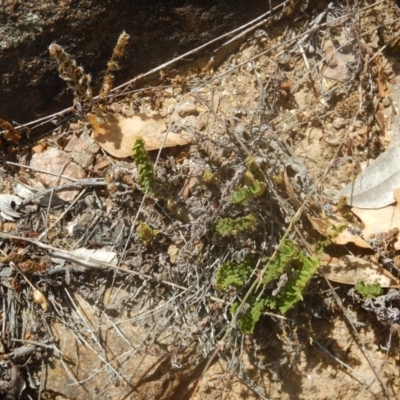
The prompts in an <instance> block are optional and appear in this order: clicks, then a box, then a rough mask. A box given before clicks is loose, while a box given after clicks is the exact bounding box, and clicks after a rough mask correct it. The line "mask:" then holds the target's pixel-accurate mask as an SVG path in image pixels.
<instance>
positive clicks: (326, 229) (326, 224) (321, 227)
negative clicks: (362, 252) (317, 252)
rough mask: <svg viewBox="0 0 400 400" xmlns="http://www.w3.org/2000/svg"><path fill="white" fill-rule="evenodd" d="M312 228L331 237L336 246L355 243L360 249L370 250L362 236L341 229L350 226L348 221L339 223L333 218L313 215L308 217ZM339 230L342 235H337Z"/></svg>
mask: <svg viewBox="0 0 400 400" xmlns="http://www.w3.org/2000/svg"><path fill="white" fill-rule="evenodd" d="M307 217H308V219H309V221H310V222H311V224H312V226H313V227H314V228H315V229H316V230H317V231H318V232H319V233H320V234H321V235H324V236H331V237H332V239H331V240H332V242H333V243H335V244H347V243H350V242H352V243H354V244H355V245H356V246H358V247H362V248H364V249H370V248H371V246H370V245H369V244H368V243H367V242H366V241H365V240H363V239H362V238H361V237H360V236H357V235H352V234H351V233H350V232H349V230H348V229H347V228H345V229H343V230H342V229H341V225H343V224H346V225H348V222H347V221H337V220H334V219H333V218H315V217H312V216H311V215H307ZM338 230H339V231H340V233H337V232H338Z"/></svg>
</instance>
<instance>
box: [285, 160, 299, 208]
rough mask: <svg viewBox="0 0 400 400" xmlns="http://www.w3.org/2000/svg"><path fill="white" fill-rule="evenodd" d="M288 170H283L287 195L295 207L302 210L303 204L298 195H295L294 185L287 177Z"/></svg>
mask: <svg viewBox="0 0 400 400" xmlns="http://www.w3.org/2000/svg"><path fill="white" fill-rule="evenodd" d="M286 171H287V168H285V169H284V170H283V178H284V180H285V187H286V191H287V194H288V196H289V199H290V202H291V203H292V205H293V206H295V207H296V208H300V207H301V203H300V201H299V200H298V199H297V197H296V194H295V193H294V190H293V187H292V184H291V183H290V181H289V177H288V175H287V172H286Z"/></svg>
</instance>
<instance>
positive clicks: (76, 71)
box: [49, 43, 93, 111]
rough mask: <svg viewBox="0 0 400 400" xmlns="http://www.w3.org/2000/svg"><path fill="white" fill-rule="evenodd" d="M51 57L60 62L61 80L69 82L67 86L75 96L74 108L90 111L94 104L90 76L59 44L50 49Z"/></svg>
mask: <svg viewBox="0 0 400 400" xmlns="http://www.w3.org/2000/svg"><path fill="white" fill-rule="evenodd" d="M49 53H50V56H51V57H54V58H56V59H57V61H58V64H59V66H58V72H59V74H60V78H61V79H63V80H64V81H65V82H67V85H68V86H69V87H70V88H71V89H72V90H73V92H74V94H75V98H74V106H75V107H76V108H77V109H78V110H79V111H81V110H82V109H83V108H85V109H88V108H90V107H91V105H92V102H93V93H92V89H91V86H90V82H91V80H92V78H91V76H90V75H89V74H85V72H84V70H83V68H82V67H78V66H77V63H76V61H75V60H74V59H73V58H72V56H71V55H70V54H68V53H67V52H66V51H65V50H64V49H63V48H62V47H61V46H59V45H58V44H57V43H52V44H51V45H50V47H49Z"/></svg>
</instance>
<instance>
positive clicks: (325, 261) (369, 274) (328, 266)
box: [320, 254, 400, 288]
mask: <svg viewBox="0 0 400 400" xmlns="http://www.w3.org/2000/svg"><path fill="white" fill-rule="evenodd" d="M320 271H322V272H323V273H324V275H325V276H326V277H327V278H328V279H329V280H330V281H333V282H339V283H345V284H347V285H356V284H357V283H358V282H361V281H362V282H364V284H366V285H376V284H378V285H379V286H380V287H382V288H389V287H392V288H400V283H399V281H398V280H397V279H396V278H395V277H394V276H393V275H392V274H391V273H390V272H389V271H387V270H386V269H385V268H382V267H380V266H378V265H375V264H373V263H371V262H368V261H366V260H363V259H362V258H358V257H354V256H344V257H341V258H336V257H330V256H329V255H328V254H323V256H322V259H321V267H320Z"/></svg>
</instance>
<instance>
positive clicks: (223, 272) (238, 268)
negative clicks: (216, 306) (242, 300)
mask: <svg viewBox="0 0 400 400" xmlns="http://www.w3.org/2000/svg"><path fill="white" fill-rule="evenodd" d="M252 270H253V267H252V263H251V262H250V261H245V262H243V263H240V264H236V263H233V262H226V263H222V264H220V265H219V266H218V269H217V275H216V277H215V286H216V288H217V289H219V290H226V289H228V288H229V287H230V286H233V287H235V288H238V289H240V288H241V287H242V286H243V285H244V284H245V283H246V281H247V280H248V279H249V277H250V275H251V272H252Z"/></svg>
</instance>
